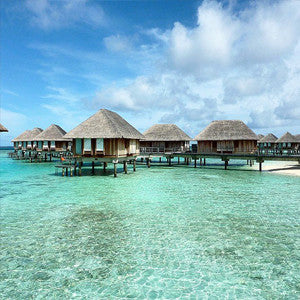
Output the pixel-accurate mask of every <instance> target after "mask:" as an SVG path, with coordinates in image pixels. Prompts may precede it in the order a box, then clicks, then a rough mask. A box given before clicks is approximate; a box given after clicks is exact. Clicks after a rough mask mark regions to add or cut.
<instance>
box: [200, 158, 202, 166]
mask: <svg viewBox="0 0 300 300" xmlns="http://www.w3.org/2000/svg"><path fill="white" fill-rule="evenodd" d="M200 166H202V158H200Z"/></svg>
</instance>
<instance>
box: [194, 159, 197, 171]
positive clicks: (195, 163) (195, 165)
mask: <svg viewBox="0 0 300 300" xmlns="http://www.w3.org/2000/svg"><path fill="white" fill-rule="evenodd" d="M194 168H197V158H196V157H195V159H194Z"/></svg>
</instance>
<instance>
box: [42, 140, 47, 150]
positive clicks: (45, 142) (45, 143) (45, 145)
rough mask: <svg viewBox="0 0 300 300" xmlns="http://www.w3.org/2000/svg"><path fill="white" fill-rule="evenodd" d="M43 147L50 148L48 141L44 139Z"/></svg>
mask: <svg viewBox="0 0 300 300" xmlns="http://www.w3.org/2000/svg"><path fill="white" fill-rule="evenodd" d="M43 148H44V149H48V141H44V144H43Z"/></svg>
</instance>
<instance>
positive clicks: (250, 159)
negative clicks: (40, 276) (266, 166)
mask: <svg viewBox="0 0 300 300" xmlns="http://www.w3.org/2000/svg"><path fill="white" fill-rule="evenodd" d="M250 167H252V160H251V159H250Z"/></svg>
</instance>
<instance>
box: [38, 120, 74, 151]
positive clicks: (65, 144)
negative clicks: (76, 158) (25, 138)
mask: <svg viewBox="0 0 300 300" xmlns="http://www.w3.org/2000/svg"><path fill="white" fill-rule="evenodd" d="M65 134H66V131H64V130H63V129H62V128H61V127H60V126H58V125H56V124H52V125H50V126H49V127H48V128H47V129H45V130H44V131H43V132H41V133H40V134H38V135H37V136H36V137H35V138H34V141H33V149H34V150H36V151H37V152H42V151H45V152H64V151H67V150H71V149H70V148H71V142H72V139H68V138H65V137H64V135H65Z"/></svg>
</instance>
